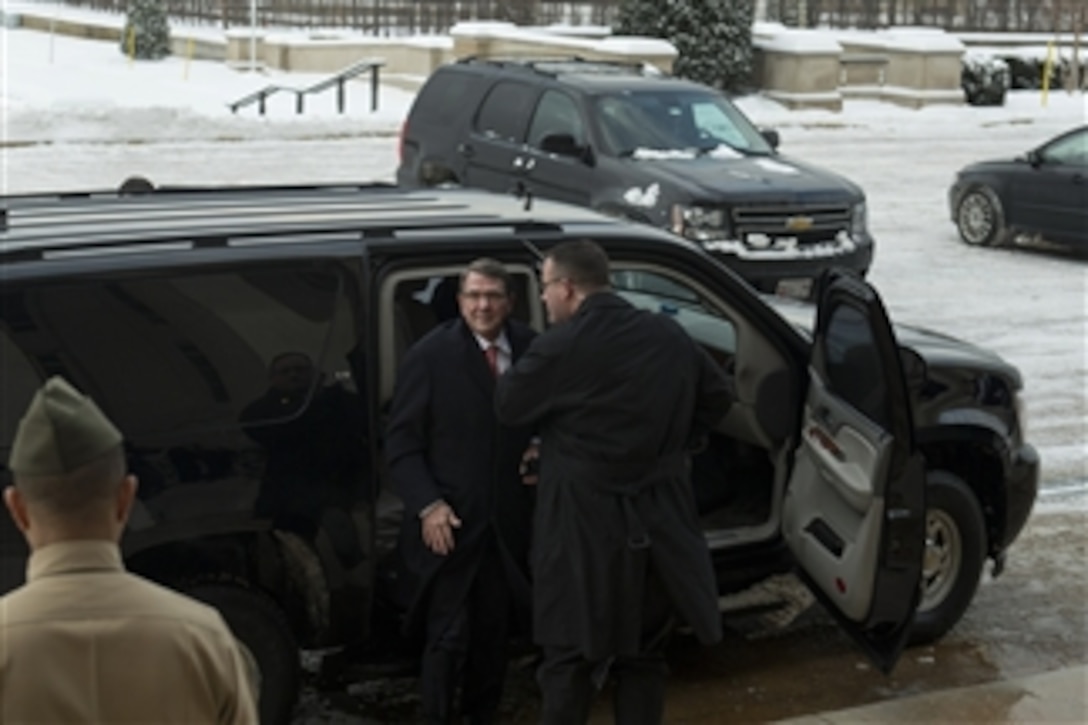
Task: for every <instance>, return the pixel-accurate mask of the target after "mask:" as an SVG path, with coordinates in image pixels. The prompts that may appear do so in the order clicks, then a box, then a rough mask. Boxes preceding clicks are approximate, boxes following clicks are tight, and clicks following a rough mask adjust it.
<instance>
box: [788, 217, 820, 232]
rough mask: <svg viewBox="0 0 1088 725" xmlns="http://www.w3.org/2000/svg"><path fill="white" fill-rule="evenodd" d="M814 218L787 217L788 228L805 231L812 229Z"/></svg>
mask: <svg viewBox="0 0 1088 725" xmlns="http://www.w3.org/2000/svg"><path fill="white" fill-rule="evenodd" d="M813 221H814V220H813V219H812V217H810V216H791V217H789V218H787V219H786V229H788V230H789V231H791V232H804V231H808V230H809V229H812V224H813Z"/></svg>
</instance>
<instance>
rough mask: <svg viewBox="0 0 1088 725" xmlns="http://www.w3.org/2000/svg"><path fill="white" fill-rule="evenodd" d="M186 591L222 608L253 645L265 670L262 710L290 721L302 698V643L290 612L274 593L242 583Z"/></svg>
mask: <svg viewBox="0 0 1088 725" xmlns="http://www.w3.org/2000/svg"><path fill="white" fill-rule="evenodd" d="M184 591H185V593H186V594H188V595H189V596H191V597H193V598H194V599H197V600H199V601H201V602H204V603H205V604H210V605H211V606H213V607H215V608H216V609H218V610H219V613H220V614H222V615H223V619H224V620H226V622H227V625H228V626H229V627H230V629H231V631H232V632H233V633H234V636H235V637H237V638H238V639H239V640H241V642H242V643H243V644H245V646H246V647H248V648H249V651H250V653H251V654H252V655H253V659H254V660H256V663H257V669H258V671H259V672H260V678H261V679H260V688H261V691H260V699H259V702H258V711H259V713H260V717H261V723H264V724H265V725H286V723H289V722H291V715H292V713H293V712H294V709H295V702H296V700H297V699H298V690H299V680H300V665H299V650H298V644H297V643H296V641H295V636H294V633H293V632H292V631H291V627H290V625H289V624H288V623H287V617H286V616H285V615H284V613H283V611H282V610H281V609H280V608H279V607H278V606H277V605H276V603H275V602H274V601H272V599H271V598H270V597H268V596H267V595H266V594H264V593H263V592H259V591H257V590H255V589H251V588H249V587H246V586H244V585H241V584H222V583H218V582H214V583H213V582H209V583H198V584H192V585H190V586H188V587H186V588H185V590H184Z"/></svg>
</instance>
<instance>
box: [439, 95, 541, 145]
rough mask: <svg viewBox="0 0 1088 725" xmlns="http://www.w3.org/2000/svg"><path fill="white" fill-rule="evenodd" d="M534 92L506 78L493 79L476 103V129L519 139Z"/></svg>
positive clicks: (491, 134)
mask: <svg viewBox="0 0 1088 725" xmlns="http://www.w3.org/2000/svg"><path fill="white" fill-rule="evenodd" d="M535 95H536V92H535V89H534V88H532V87H531V86H526V85H523V84H521V83H512V82H509V81H504V82H502V83H497V84H496V85H495V87H494V88H492V89H491V91H490V92H489V93H488V94H487V97H486V98H485V99H484V103H483V105H482V106H481V107H480V112H479V113H478V114H477V116H476V130H477V131H479V132H481V133H484V134H487V135H490V136H495V137H497V138H501V139H503V140H506V141H521V140H522V139H523V138H524V135H525V125H526V120H527V119H528V117H529V110H530V107H531V105H532V102H533V97H534V96H535ZM458 102H463V101H458Z"/></svg>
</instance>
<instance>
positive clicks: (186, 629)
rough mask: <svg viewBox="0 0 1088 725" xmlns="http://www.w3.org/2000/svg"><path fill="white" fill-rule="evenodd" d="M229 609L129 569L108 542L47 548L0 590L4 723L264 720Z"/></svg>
mask: <svg viewBox="0 0 1088 725" xmlns="http://www.w3.org/2000/svg"><path fill="white" fill-rule="evenodd" d="M249 667H250V664H249V660H248V657H247V654H246V653H244V651H243V650H242V649H241V648H240V647H239V645H238V643H237V642H236V640H235V639H234V637H233V635H232V634H231V632H230V630H229V629H228V628H227V626H226V623H225V622H224V621H223V619H222V617H220V615H219V613H218V612H217V611H216V610H215V609H213V608H211V607H208V606H205V605H203V604H201V603H199V602H196V601H195V600H192V599H190V598H188V597H184V596H182V595H180V594H178V593H176V592H173V591H170V590H169V589H166V588H164V587H161V586H158V585H157V584H154V583H152V582H149V581H147V580H145V579H142V578H140V577H138V576H134V575H132V574H129V573H127V572H126V571H125V570H124V566H123V564H122V562H121V554H120V551H119V550H118V548H117V546H116V545H114V544H112V543H110V542H107V541H74V542H62V543H57V544H52V545H49V546H45V547H42V548H41V549H39V550H37V551H35V552H34V553H33V554H32V555H31V557H30V560H29V562H28V564H27V583H26V585H25V586H23V587H21V588H19V589H16V590H15V591H12V592H10V593H9V594H7V595H6V596H4V597H0V723H4V724H5V725H7V724H12V725H14V724H15V723H75V722H95V723H114V722H130V723H132V722H140V723H256V722H257V714H256V709H255V705H254V701H253V697H254V696H253V690H252V683H251V682H250V679H249V677H250V674H251V672H250V669H249Z"/></svg>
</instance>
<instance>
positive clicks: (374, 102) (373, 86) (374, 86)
mask: <svg viewBox="0 0 1088 725" xmlns="http://www.w3.org/2000/svg"><path fill="white" fill-rule="evenodd" d="M380 67H381V66H379V65H378V64H377V63H374V64H373V65H371V66H370V110H371V112H373V111H377V110H378V69H379V68H380Z"/></svg>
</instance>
